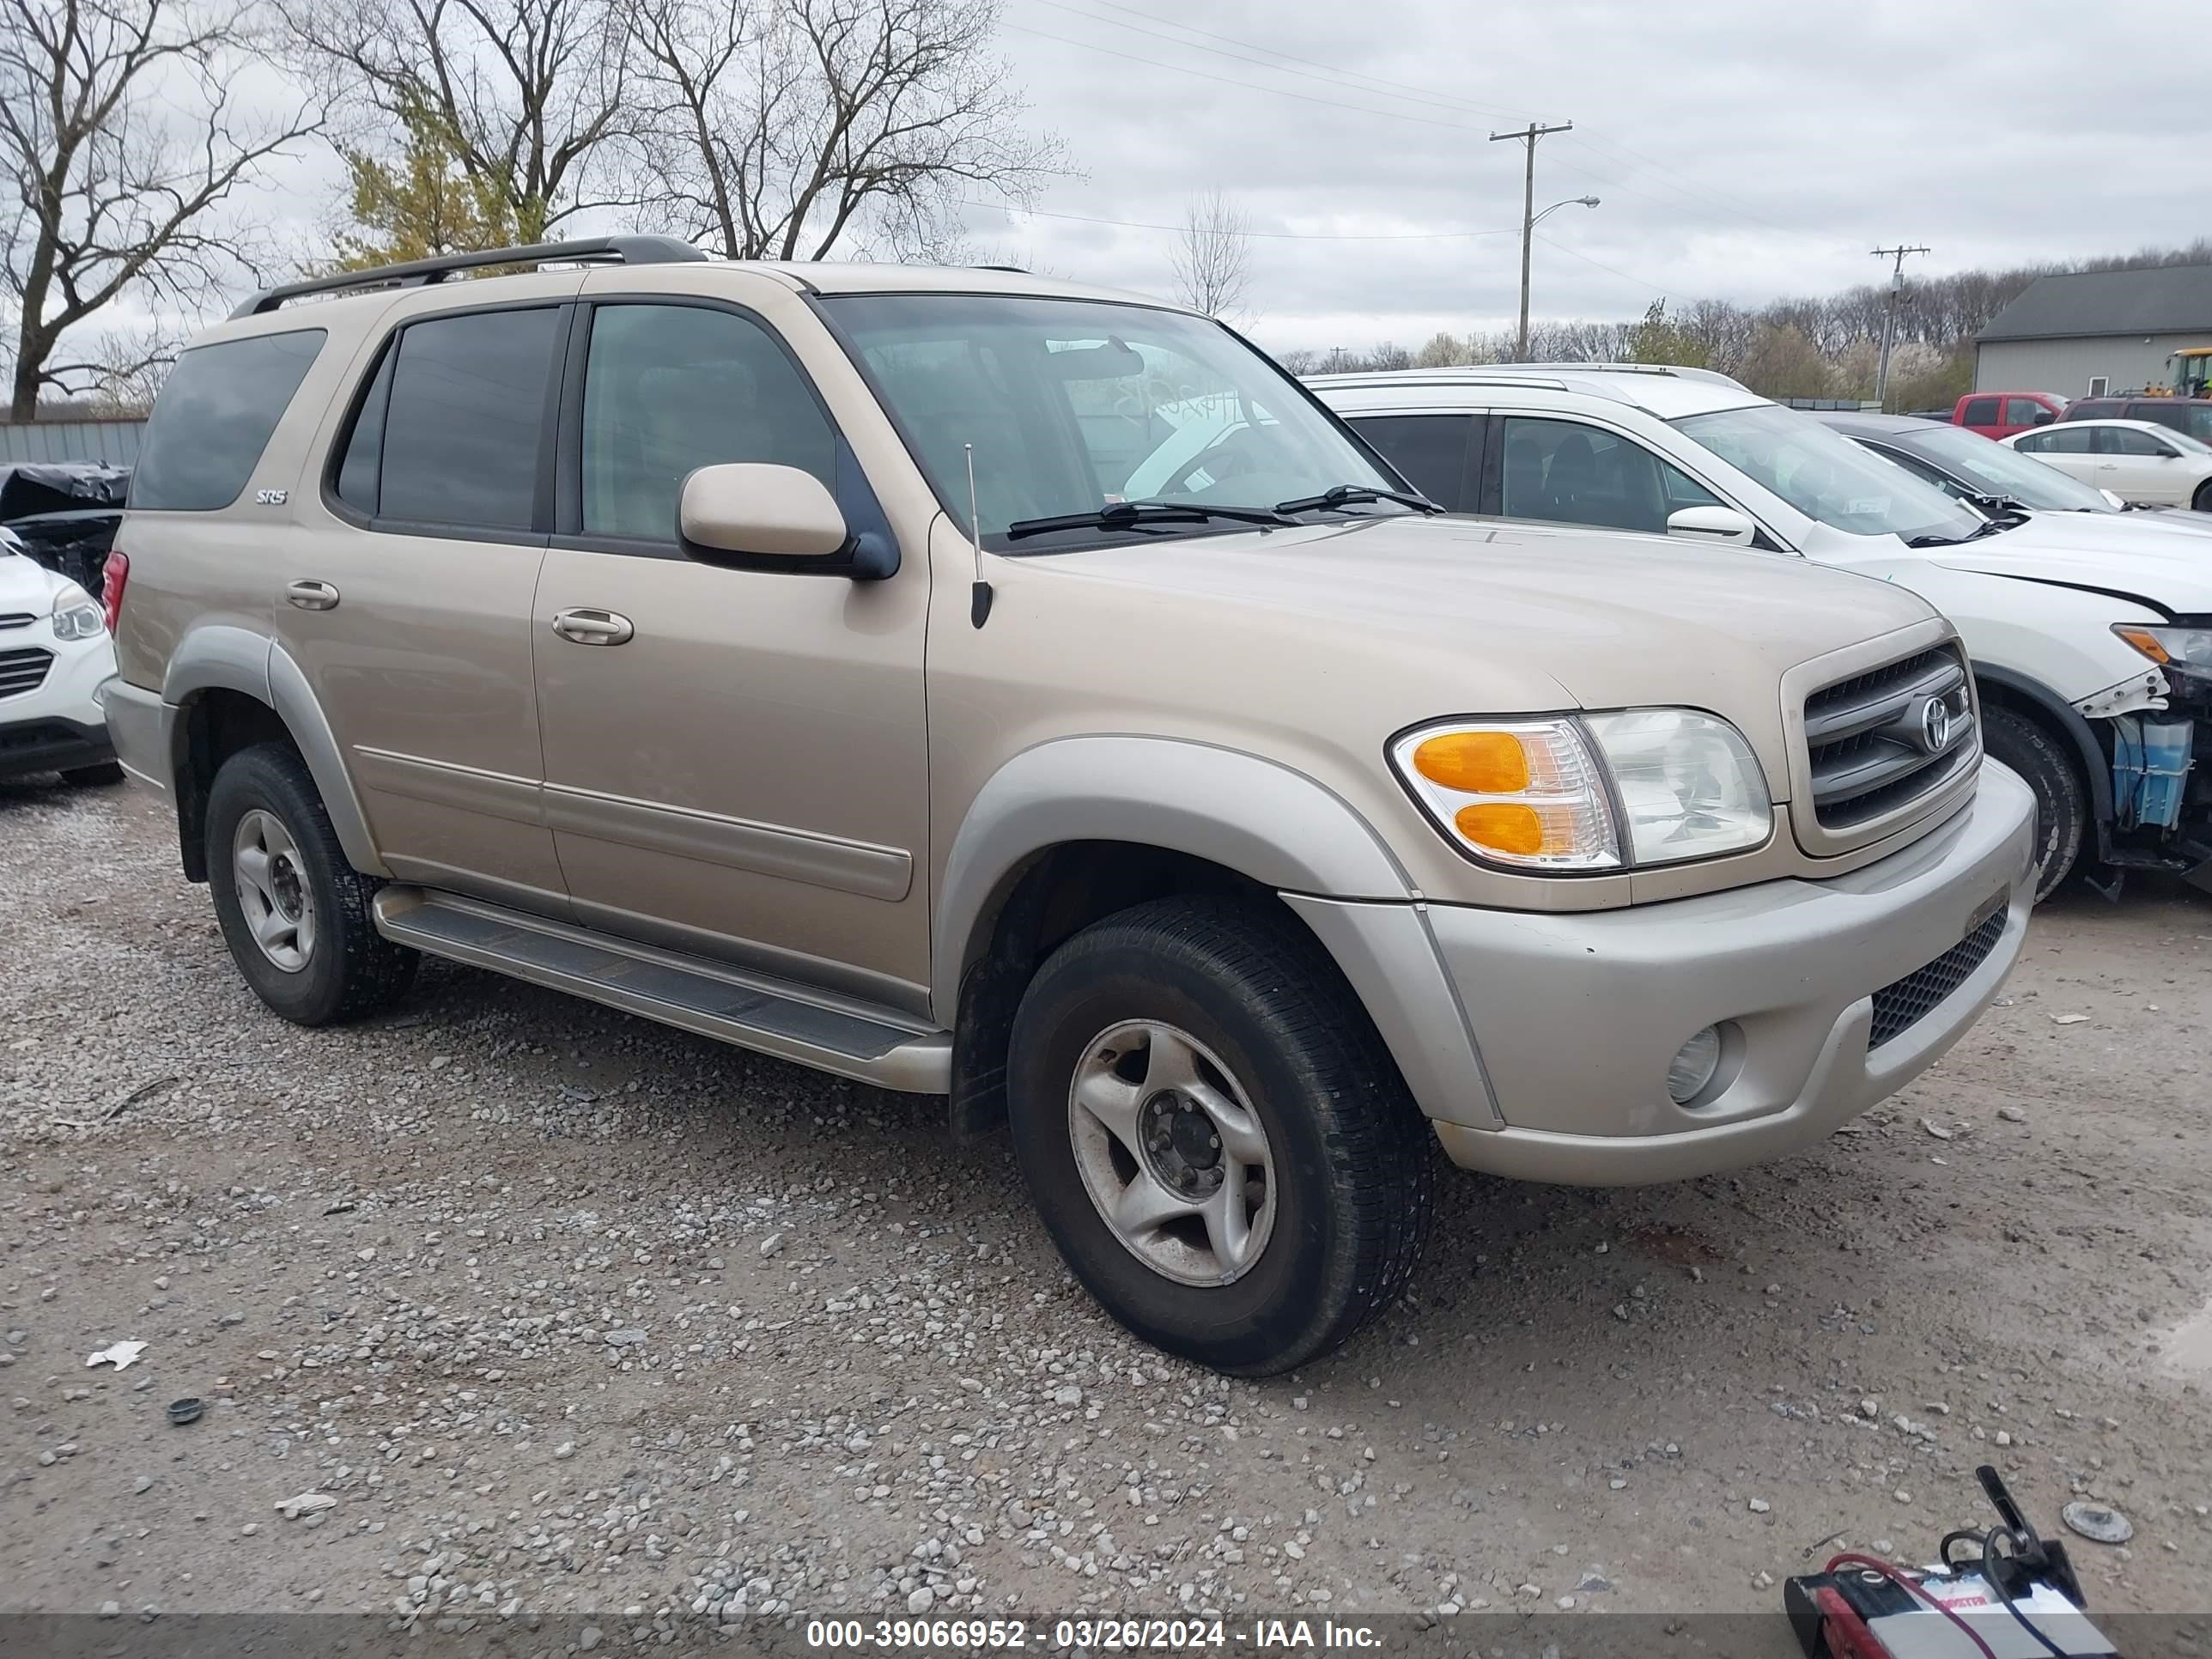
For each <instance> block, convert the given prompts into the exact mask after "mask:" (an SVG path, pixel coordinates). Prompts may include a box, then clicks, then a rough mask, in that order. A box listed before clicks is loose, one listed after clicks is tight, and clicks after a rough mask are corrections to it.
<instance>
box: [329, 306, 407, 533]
mask: <svg viewBox="0 0 2212 1659" xmlns="http://www.w3.org/2000/svg"><path fill="white" fill-rule="evenodd" d="M398 356H399V351H398V346H397V345H396V344H393V345H387V346H386V348H385V349H384V355H383V356H382V357H381V358H380V359H379V360H378V362H377V365H376V375H375V378H374V379H373V380H370V382H369V383H368V395H367V396H366V397H364V398H362V400H361V407H360V408H359V409H358V410H356V411H355V412H354V417H353V428H352V430H351V431H349V433H348V434H347V435H346V447H345V459H343V461H341V462H340V463H339V465H338V499H339V500H340V501H343V502H344V503H345V504H346V505H347V506H348V507H352V508H353V509H354V510H355V511H356V512H358V513H363V514H365V515H366V516H368V517H369V518H372V519H373V518H374V517H375V516H376V503H377V486H378V484H379V483H380V481H381V478H382V475H383V471H384V422H385V417H386V410H388V409H389V408H390V407H391V404H392V364H393V362H396V361H397V360H398Z"/></svg>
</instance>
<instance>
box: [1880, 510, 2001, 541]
mask: <svg viewBox="0 0 2212 1659" xmlns="http://www.w3.org/2000/svg"><path fill="white" fill-rule="evenodd" d="M2026 523H2027V513H2021V512H2018V511H2015V513H2013V514H2012V516H2011V517H2010V518H2006V519H1984V520H1982V522H1981V523H1979V524H1978V525H1976V526H1974V527H1973V528H1972V530H1969V531H1968V532H1966V534H1965V535H1963V536H1907V537H1906V538H1905V545H1906V546H1907V547H1963V546H1965V545H1966V544H1967V543H1968V542H1978V541H1979V540H1981V538H1983V537H1984V536H1996V535H2000V534H2002V532H2005V531H2008V530H2017V529H2019V528H2020V527H2021V526H2022V525H2024V524H2026Z"/></svg>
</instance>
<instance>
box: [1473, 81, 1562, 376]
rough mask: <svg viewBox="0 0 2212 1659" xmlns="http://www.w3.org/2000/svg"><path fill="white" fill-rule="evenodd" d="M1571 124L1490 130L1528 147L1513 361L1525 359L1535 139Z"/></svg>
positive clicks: (1493, 139) (1494, 140)
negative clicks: (1517, 328)
mask: <svg viewBox="0 0 2212 1659" xmlns="http://www.w3.org/2000/svg"><path fill="white" fill-rule="evenodd" d="M1574 129H1575V124H1574V123H1573V122H1572V121H1562V122H1560V123H1559V125H1557V126H1553V127H1540V126H1538V125H1536V124H1535V123H1534V121H1531V122H1530V123H1528V125H1527V126H1526V127H1524V128H1522V130H1521V131H1518V132H1493V133H1492V134H1491V135H1490V142H1491V143H1493V144H1495V143H1500V142H1502V141H1503V140H1504V139H1507V138H1517V139H1519V140H1521V141H1522V143H1526V144H1527V145H1528V171H1527V172H1526V173H1524V174H1523V175H1522V182H1521V331H1520V333H1519V334H1518V335H1517V336H1516V345H1515V347H1514V350H1513V358H1514V361H1515V362H1522V363H1525V362H1528V244H1529V243H1530V242H1532V241H1534V240H1535V235H1536V141H1537V140H1538V139H1539V138H1541V137H1544V136H1545V135H1546V134H1547V133H1553V132H1572V131H1574Z"/></svg>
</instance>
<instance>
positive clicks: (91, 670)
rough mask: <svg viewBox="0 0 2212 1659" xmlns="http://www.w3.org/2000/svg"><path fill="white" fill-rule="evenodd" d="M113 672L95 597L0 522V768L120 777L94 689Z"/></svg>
mask: <svg viewBox="0 0 2212 1659" xmlns="http://www.w3.org/2000/svg"><path fill="white" fill-rule="evenodd" d="M114 674H115V646H114V642H113V641H112V640H111V639H110V638H109V637H108V633H107V620H106V617H105V616H104V615H102V613H101V610H100V603H99V601H97V600H95V599H93V598H91V597H90V596H89V595H88V594H87V593H86V592H85V591H84V589H82V587H79V586H77V585H76V583H75V582H73V581H71V580H70V579H69V578H68V577H66V576H64V575H62V574H59V573H58V572H56V571H52V570H49V569H47V568H46V567H45V566H44V565H41V564H39V563H37V562H34V561H33V559H31V558H30V557H29V556H27V554H25V553H24V552H23V551H22V547H21V543H19V542H18V541H17V540H16V538H15V533H14V532H12V531H9V530H5V529H0V778H12V777H20V776H21V775H24V774H25V773H28V772H59V773H60V774H61V775H62V777H63V779H64V781H66V782H69V783H120V782H121V781H123V769H122V768H121V767H119V766H118V765H117V764H116V763H115V750H114V749H113V748H112V747H111V746H110V745H109V743H108V740H107V722H106V718H105V717H104V716H103V715H102V714H101V713H100V703H99V702H98V701H97V697H96V694H97V693H98V691H99V690H100V686H101V685H102V684H105V683H106V681H107V680H109V679H112V678H113V677H114Z"/></svg>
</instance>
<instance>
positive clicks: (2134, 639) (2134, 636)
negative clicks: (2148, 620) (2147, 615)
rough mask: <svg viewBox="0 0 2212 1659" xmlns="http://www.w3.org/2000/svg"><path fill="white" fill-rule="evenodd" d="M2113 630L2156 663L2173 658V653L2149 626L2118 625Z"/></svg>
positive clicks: (2166, 661) (2167, 661) (2163, 662)
mask: <svg viewBox="0 0 2212 1659" xmlns="http://www.w3.org/2000/svg"><path fill="white" fill-rule="evenodd" d="M2112 632H2114V633H2115V634H2118V635H2119V636H2120V637H2121V638H2122V639H2124V640H2125V641H2127V642H2128V643H2129V644H2130V645H2132V646H2133V647H2135V648H2136V650H2138V651H2140V652H2142V653H2143V655H2145V656H2146V657H2148V658H2149V659H2151V660H2152V661H2153V662H2154V663H2158V664H2160V665H2164V664H2166V663H2170V662H2172V660H2173V654H2172V653H2171V652H2169V651H2168V650H2167V649H2166V647H2165V645H2164V644H2163V643H2161V642H2160V639H2159V637H2158V635H2155V634H2154V633H2152V632H2151V631H2150V629H2148V628H2125V627H2120V626H2117V625H2116V626H2115V627H2114V628H2113V629H2112Z"/></svg>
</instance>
